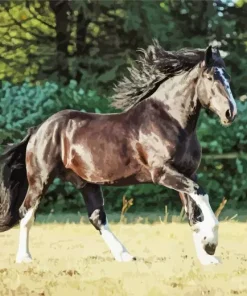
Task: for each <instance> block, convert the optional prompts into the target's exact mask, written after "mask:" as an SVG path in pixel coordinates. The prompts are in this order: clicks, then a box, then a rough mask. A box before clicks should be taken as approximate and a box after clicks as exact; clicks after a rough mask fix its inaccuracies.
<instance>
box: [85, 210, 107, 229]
mask: <svg viewBox="0 0 247 296" xmlns="http://www.w3.org/2000/svg"><path fill="white" fill-rule="evenodd" d="M89 221H90V222H91V223H92V225H93V226H94V227H95V228H96V229H97V230H99V231H100V229H101V227H102V226H103V225H105V224H106V214H105V211H104V210H103V209H96V210H94V211H93V212H92V213H91V215H89Z"/></svg>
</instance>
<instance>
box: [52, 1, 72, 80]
mask: <svg viewBox="0 0 247 296" xmlns="http://www.w3.org/2000/svg"><path fill="white" fill-rule="evenodd" d="M50 7H51V9H52V11H53V12H54V14H55V19H56V49H57V71H58V75H59V79H60V80H62V81H63V82H65V84H67V83H68V82H69V79H70V75H69V62H68V58H69V56H68V45H69V40H70V32H69V12H70V7H69V3H68V0H50Z"/></svg>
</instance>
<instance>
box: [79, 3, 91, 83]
mask: <svg viewBox="0 0 247 296" xmlns="http://www.w3.org/2000/svg"><path fill="white" fill-rule="evenodd" d="M89 23H90V20H89V19H87V18H86V17H85V14H84V12H83V10H82V7H81V8H80V10H79V12H78V16H77V35H76V56H77V58H78V68H77V73H76V80H77V82H80V80H81V76H82V74H81V71H80V70H81V69H82V68H83V66H84V65H83V57H85V55H87V54H88V49H89V47H88V46H87V44H86V37H87V28H88V25H89Z"/></svg>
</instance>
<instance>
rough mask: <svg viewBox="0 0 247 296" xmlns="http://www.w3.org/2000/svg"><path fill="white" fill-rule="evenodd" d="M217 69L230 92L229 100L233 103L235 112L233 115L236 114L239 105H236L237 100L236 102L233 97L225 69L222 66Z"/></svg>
mask: <svg viewBox="0 0 247 296" xmlns="http://www.w3.org/2000/svg"><path fill="white" fill-rule="evenodd" d="M216 71H217V73H218V74H219V75H220V78H221V82H222V83H223V85H224V87H225V90H226V92H227V94H228V98H229V101H230V102H231V104H232V107H233V110H232V112H233V114H232V115H233V116H235V115H236V114H237V105H236V102H235V100H234V98H233V95H232V91H231V88H230V84H229V81H228V80H227V79H226V77H225V73H224V70H223V69H222V68H218V67H216Z"/></svg>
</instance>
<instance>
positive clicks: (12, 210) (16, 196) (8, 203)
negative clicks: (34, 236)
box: [0, 128, 34, 232]
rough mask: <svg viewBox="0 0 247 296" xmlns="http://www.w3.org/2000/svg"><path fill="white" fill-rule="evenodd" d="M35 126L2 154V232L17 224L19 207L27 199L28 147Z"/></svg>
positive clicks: (0, 206) (0, 227)
mask: <svg viewBox="0 0 247 296" xmlns="http://www.w3.org/2000/svg"><path fill="white" fill-rule="evenodd" d="M33 133H34V128H32V129H29V131H28V134H27V136H26V137H25V138H24V139H23V140H22V141H21V142H20V143H18V144H15V145H11V146H10V147H9V148H7V150H6V151H5V152H4V153H3V154H2V155H1V156H0V232H4V231H7V230H9V229H10V228H12V227H13V226H15V225H16V224H17V223H18V222H19V220H20V216H19V208H20V206H21V204H22V202H23V201H24V199H25V196H26V193H27V188H28V181H27V171H26V148H27V144H28V141H29V139H30V137H31V135H32V134H33Z"/></svg>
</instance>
